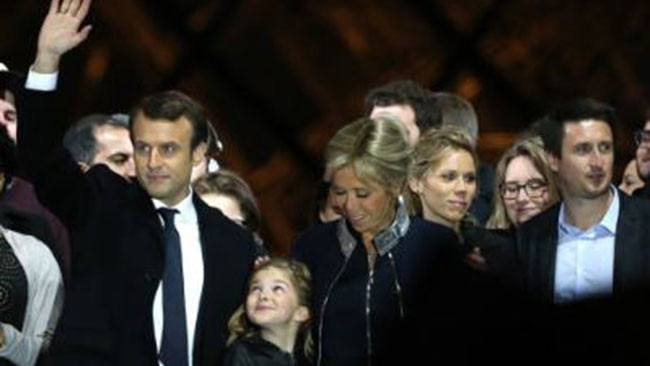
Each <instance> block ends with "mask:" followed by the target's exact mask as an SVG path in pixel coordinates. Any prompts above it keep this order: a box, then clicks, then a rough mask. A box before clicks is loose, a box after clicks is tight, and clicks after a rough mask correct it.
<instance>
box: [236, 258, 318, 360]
mask: <svg viewBox="0 0 650 366" xmlns="http://www.w3.org/2000/svg"><path fill="white" fill-rule="evenodd" d="M310 304H311V275H310V273H309V270H308V269H307V267H306V266H305V265H304V264H302V263H300V262H298V261H295V260H292V259H284V258H271V259H269V260H267V261H265V262H262V263H261V264H260V265H259V266H258V267H257V268H256V269H255V271H254V273H253V274H252V276H251V279H250V281H249V283H248V295H247V296H246V301H245V303H244V304H242V305H241V306H240V307H239V308H238V309H237V311H236V312H235V313H234V314H233V316H232V317H231V318H230V321H229V322H228V329H229V330H230V337H229V339H228V349H227V351H226V357H225V361H224V363H223V366H284V365H295V366H301V365H307V364H309V362H308V359H309V358H310V357H311V356H312V341H311V333H310V331H311V329H310V324H311V320H312V314H311V305H310Z"/></svg>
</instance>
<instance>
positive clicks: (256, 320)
mask: <svg viewBox="0 0 650 366" xmlns="http://www.w3.org/2000/svg"><path fill="white" fill-rule="evenodd" d="M246 315H247V316H248V319H250V321H251V323H253V324H255V325H257V326H260V327H262V328H263V329H267V330H269V329H274V328H275V329H282V328H283V329H286V328H287V327H289V326H294V327H297V325H298V324H300V323H302V322H304V321H306V320H307V319H308V318H309V310H308V309H307V308H306V307H305V306H302V305H300V303H299V302H298V296H297V295H296V289H295V288H294V286H293V283H292V282H291V280H290V279H289V276H288V275H287V274H286V273H285V272H284V271H282V270H279V269H277V268H274V267H267V268H264V269H262V270H259V271H257V272H256V273H255V275H254V276H253V279H252V280H251V284H250V286H249V289H248V295H247V296H246Z"/></svg>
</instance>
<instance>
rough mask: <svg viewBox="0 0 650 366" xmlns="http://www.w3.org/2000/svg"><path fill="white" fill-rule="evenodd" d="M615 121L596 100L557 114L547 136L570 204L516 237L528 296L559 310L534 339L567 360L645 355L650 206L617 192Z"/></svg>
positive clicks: (540, 217)
mask: <svg viewBox="0 0 650 366" xmlns="http://www.w3.org/2000/svg"><path fill="white" fill-rule="evenodd" d="M616 121H617V119H616V116H615V112H614V109H613V108H612V107H610V106H608V105H606V104H604V103H601V102H598V101H595V100H593V99H578V100H574V101H571V102H569V103H567V104H566V105H563V106H561V107H559V108H557V109H556V110H554V111H553V112H551V113H550V114H549V118H548V121H546V122H545V126H544V129H543V130H542V131H541V132H542V138H543V140H544V145H545V148H546V150H547V152H548V155H549V164H550V166H551V169H552V170H553V171H554V172H555V173H556V174H557V176H558V182H559V187H560V191H561V193H562V198H563V200H562V202H560V203H559V204H557V205H556V206H554V207H552V208H550V209H549V210H547V211H545V212H543V213H541V214H539V215H538V216H536V217H534V218H533V219H531V220H530V221H528V222H527V223H525V224H524V225H522V226H521V227H520V228H519V230H518V232H517V250H516V252H517V256H518V260H519V264H520V266H521V269H522V271H523V280H524V287H525V290H526V291H527V293H528V294H529V295H531V296H532V297H533V298H534V299H536V300H539V302H540V303H542V304H554V305H555V306H554V307H552V308H548V309H547V310H549V309H550V310H549V311H548V312H545V313H540V314H538V315H539V316H540V318H539V319H541V322H540V323H539V324H543V325H542V328H541V329H543V330H544V331H540V332H537V333H536V334H537V335H538V337H537V338H538V339H536V340H537V341H540V342H549V341H550V342H554V343H553V344H552V347H553V349H554V350H555V354H554V355H555V356H561V357H563V358H564V359H565V360H566V359H567V358H566V357H569V358H573V357H575V358H576V359H579V360H582V361H585V360H589V359H593V360H600V361H603V360H605V359H610V358H611V359H619V357H623V358H622V359H626V356H627V357H632V358H637V357H645V356H642V355H643V354H644V352H642V350H643V349H644V346H642V345H641V343H642V342H641V341H640V340H642V339H645V340H644V341H643V342H645V341H647V337H639V334H641V332H640V330H641V329H642V328H643V327H645V326H647V320H646V319H647V318H648V317H647V316H641V317H637V316H636V315H639V314H642V313H643V314H645V311H643V312H640V311H637V310H640V309H641V308H642V306H641V307H640V304H642V303H645V300H647V299H646V298H645V296H644V295H643V291H642V290H643V289H644V287H645V286H646V285H647V283H648V280H649V279H650V257H649V255H650V250H649V249H650V246H649V245H648V240H649V239H650V225H648V217H650V204H649V203H648V202H646V201H644V200H639V199H636V198H634V197H628V196H627V195H625V194H623V193H622V192H619V191H618V190H617V189H616V188H615V187H614V186H613V185H612V184H611V181H612V171H613V164H614V137H613V132H612V131H613V126H615V124H616ZM632 299H633V300H632ZM631 324H634V325H633V326H630V325H631ZM549 332H550V333H549ZM541 334H543V335H541Z"/></svg>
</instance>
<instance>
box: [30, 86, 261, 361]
mask: <svg viewBox="0 0 650 366" xmlns="http://www.w3.org/2000/svg"><path fill="white" fill-rule="evenodd" d="M53 99H56V97H55V95H54V93H43V92H33V91H23V92H22V93H21V94H19V99H18V111H19V113H20V117H19V118H20V127H19V132H18V134H19V136H20V137H19V139H20V140H19V146H18V147H19V158H20V160H21V163H22V164H24V168H25V169H26V171H27V172H28V173H29V175H30V178H31V181H32V183H33V184H34V186H35V187H36V190H37V193H38V195H39V198H40V199H41V201H42V202H43V203H44V204H45V205H46V206H48V207H49V208H50V209H51V210H52V212H54V213H55V214H56V215H57V216H58V217H59V218H61V220H62V221H63V222H64V223H65V224H66V226H67V227H68V229H69V232H70V235H71V239H72V265H73V277H72V278H73V282H72V283H71V286H70V287H69V288H68V289H67V290H66V302H65V303H66V305H65V308H64V313H63V316H62V318H61V321H60V322H59V327H58V329H57V334H56V336H55V339H54V343H53V345H52V355H51V356H52V357H51V361H52V363H53V364H56V365H139V366H140V365H157V350H156V342H155V337H154V330H153V321H152V310H153V299H154V295H155V292H156V288H157V286H158V284H159V281H160V279H161V278H162V273H163V265H164V249H163V244H162V227H161V223H160V219H159V217H158V215H157V213H156V211H155V208H154V206H153V203H152V201H151V198H150V197H149V196H148V194H147V193H146V192H145V191H144V189H143V188H142V187H140V186H139V184H137V183H131V182H127V181H126V180H125V179H123V178H122V177H121V176H119V175H117V174H114V173H113V172H111V171H110V170H109V169H108V168H106V167H105V166H103V165H100V166H96V167H94V168H92V169H91V170H89V171H88V172H87V173H86V174H83V173H82V172H81V171H80V169H79V168H78V166H77V164H76V163H75V162H74V161H73V159H72V158H71V157H70V156H69V155H68V154H67V152H66V151H65V150H64V149H63V148H62V146H61V141H62V140H61V137H62V134H63V132H64V131H63V130H62V129H61V128H60V126H56V124H55V122H54V120H53V119H52V116H51V114H50V111H51V107H52V103H54V102H55V101H54V100H53ZM193 202H194V207H195V208H196V213H197V217H198V223H199V231H200V237H201V247H202V253H203V261H204V283H203V291H202V294H201V303H200V307H199V314H198V320H197V324H196V332H195V339H194V349H193V355H194V365H208V366H212V365H218V364H219V363H220V360H221V358H222V354H223V350H224V348H225V341H226V338H227V325H226V324H227V321H228V319H229V317H230V315H231V314H232V313H233V312H234V310H235V309H236V307H237V306H238V305H240V304H241V303H242V301H243V295H244V291H245V287H246V281H247V277H248V275H249V272H250V269H251V268H252V265H253V261H254V251H255V243H254V241H253V239H252V236H251V235H250V234H249V233H248V232H247V231H245V230H244V229H242V228H240V227H239V225H237V224H235V223H233V222H232V221H230V220H228V219H227V218H226V217H225V216H224V215H223V214H222V213H221V212H220V211H219V210H216V209H213V208H210V207H208V206H207V205H205V204H204V203H203V202H202V201H201V200H200V199H199V198H198V197H197V196H196V195H194V196H193Z"/></svg>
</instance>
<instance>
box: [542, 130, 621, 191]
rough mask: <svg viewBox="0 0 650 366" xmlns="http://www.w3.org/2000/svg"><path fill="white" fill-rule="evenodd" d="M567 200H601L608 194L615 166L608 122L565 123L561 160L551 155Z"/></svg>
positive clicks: (551, 161)
mask: <svg viewBox="0 0 650 366" xmlns="http://www.w3.org/2000/svg"><path fill="white" fill-rule="evenodd" d="M549 163H550V166H551V169H552V170H553V171H555V172H557V173H558V177H559V181H560V188H561V191H562V197H563V198H564V199H572V198H574V199H585V200H591V199H597V198H601V197H603V196H606V195H607V194H608V188H609V184H610V183H611V181H612V171H613V166H614V140H613V135H612V130H611V128H610V127H609V125H608V124H607V123H606V122H603V121H597V120H582V121H578V122H572V123H565V124H564V139H563V141H562V153H561V157H554V156H553V155H550V156H549Z"/></svg>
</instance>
